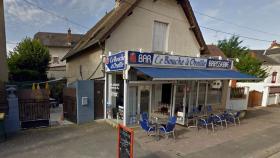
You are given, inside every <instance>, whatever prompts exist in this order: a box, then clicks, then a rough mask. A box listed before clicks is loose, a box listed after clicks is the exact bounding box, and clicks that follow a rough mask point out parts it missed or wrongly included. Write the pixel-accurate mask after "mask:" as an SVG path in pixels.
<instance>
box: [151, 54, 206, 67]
mask: <svg viewBox="0 0 280 158" xmlns="http://www.w3.org/2000/svg"><path fill="white" fill-rule="evenodd" d="M153 65H155V66H182V67H187V68H206V65H207V59H206V58H195V57H188V56H176V55H162V54H154V60H153Z"/></svg>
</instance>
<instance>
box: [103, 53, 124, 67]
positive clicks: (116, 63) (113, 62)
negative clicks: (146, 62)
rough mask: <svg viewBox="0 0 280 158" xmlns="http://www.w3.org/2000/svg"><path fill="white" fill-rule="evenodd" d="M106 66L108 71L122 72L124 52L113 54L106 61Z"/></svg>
mask: <svg viewBox="0 0 280 158" xmlns="http://www.w3.org/2000/svg"><path fill="white" fill-rule="evenodd" d="M106 66H107V68H108V69H109V70H110V71H118V70H124V67H125V52H120V53H117V54H113V55H111V56H109V57H108V58H107V59H106Z"/></svg>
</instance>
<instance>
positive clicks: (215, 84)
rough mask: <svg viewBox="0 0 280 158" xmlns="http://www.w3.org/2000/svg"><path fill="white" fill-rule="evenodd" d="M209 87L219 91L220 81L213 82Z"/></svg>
mask: <svg viewBox="0 0 280 158" xmlns="http://www.w3.org/2000/svg"><path fill="white" fill-rule="evenodd" d="M211 87H212V88H213V89H220V88H222V81H221V80H215V81H213V82H212V83H211Z"/></svg>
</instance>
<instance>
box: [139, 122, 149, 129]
mask: <svg viewBox="0 0 280 158" xmlns="http://www.w3.org/2000/svg"><path fill="white" fill-rule="evenodd" d="M140 126H141V128H142V129H144V130H145V131H148V130H149V128H150V127H149V124H148V121H147V120H140Z"/></svg>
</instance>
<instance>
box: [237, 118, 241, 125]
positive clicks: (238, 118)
mask: <svg viewBox="0 0 280 158" xmlns="http://www.w3.org/2000/svg"><path fill="white" fill-rule="evenodd" d="M237 120H238V124H239V125H240V119H239V117H238V118H237Z"/></svg>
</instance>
